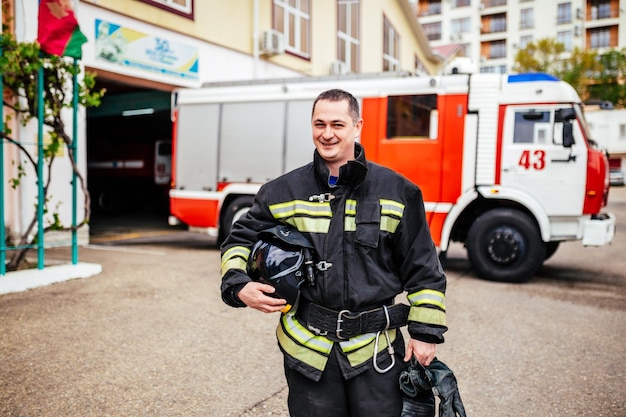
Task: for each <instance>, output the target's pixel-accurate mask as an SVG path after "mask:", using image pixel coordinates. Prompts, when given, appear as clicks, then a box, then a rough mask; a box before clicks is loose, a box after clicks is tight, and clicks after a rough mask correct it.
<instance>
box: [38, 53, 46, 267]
mask: <svg viewBox="0 0 626 417" xmlns="http://www.w3.org/2000/svg"><path fill="white" fill-rule="evenodd" d="M37 81H38V82H37V119H38V127H39V128H38V132H37V150H38V152H37V185H38V192H37V268H38V269H43V267H44V247H43V242H44V240H43V230H44V227H43V206H44V198H43V197H44V196H43V191H44V187H43V183H44V178H43V163H44V161H43V118H44V114H45V113H44V110H43V106H44V99H43V82H44V78H43V65H42V66H41V68H39V72H38V73H37Z"/></svg>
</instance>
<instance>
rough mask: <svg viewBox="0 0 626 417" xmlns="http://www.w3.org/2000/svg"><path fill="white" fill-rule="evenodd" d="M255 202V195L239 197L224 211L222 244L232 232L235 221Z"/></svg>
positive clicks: (220, 237)
mask: <svg viewBox="0 0 626 417" xmlns="http://www.w3.org/2000/svg"><path fill="white" fill-rule="evenodd" d="M253 202H254V197H252V196H249V195H245V196H241V197H237V198H235V199H234V200H233V201H231V202H230V203H229V204H228V206H227V207H226V208H225V209H224V210H223V211H222V216H221V220H220V232H219V242H220V244H221V243H222V242H223V241H224V239H226V237H227V236H228V235H229V234H230V229H232V227H233V223H235V222H236V221H237V220H239V218H240V217H241V216H243V215H244V214H246V213H247V212H248V210H250V207H252V203H253Z"/></svg>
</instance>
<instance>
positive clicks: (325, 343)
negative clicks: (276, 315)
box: [281, 311, 333, 355]
mask: <svg viewBox="0 0 626 417" xmlns="http://www.w3.org/2000/svg"><path fill="white" fill-rule="evenodd" d="M281 324H282V328H283V329H284V331H285V333H286V334H287V335H288V336H289V337H290V338H291V339H293V340H294V341H296V342H298V343H299V344H301V345H303V346H306V347H307V348H309V349H313V350H316V351H318V352H321V353H324V354H326V355H328V354H329V353H330V350H331V349H332V348H333V342H331V341H330V340H328V339H327V338H325V337H323V336H317V335H316V334H315V333H313V332H311V331H310V330H309V329H307V328H306V327H304V326H303V325H302V324H300V322H299V321H298V320H297V319H296V317H295V312H294V311H290V312H288V313H286V314H283V316H282V317H281Z"/></svg>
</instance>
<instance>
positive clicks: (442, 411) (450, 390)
mask: <svg viewBox="0 0 626 417" xmlns="http://www.w3.org/2000/svg"><path fill="white" fill-rule="evenodd" d="M426 374H427V375H429V377H430V381H431V383H432V387H433V391H434V393H435V395H437V396H438V397H439V399H440V400H441V402H440V403H439V417H457V415H458V416H459V417H466V415H465V407H463V402H462V401H461V395H460V394H459V388H458V385H457V382H456V377H455V376H454V373H452V371H451V370H450V368H448V366H447V365H446V364H445V363H443V362H441V361H440V360H438V359H437V358H435V359H434V360H433V361H432V362H431V364H430V365H428V367H426Z"/></svg>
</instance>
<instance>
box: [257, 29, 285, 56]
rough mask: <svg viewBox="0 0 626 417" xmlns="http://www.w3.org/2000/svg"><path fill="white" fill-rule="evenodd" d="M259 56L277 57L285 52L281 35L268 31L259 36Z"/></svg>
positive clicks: (274, 31) (272, 30) (271, 30)
mask: <svg viewBox="0 0 626 417" xmlns="http://www.w3.org/2000/svg"><path fill="white" fill-rule="evenodd" d="M260 52H261V55H278V54H282V53H284V52H285V44H284V40H283V34H282V33H280V32H278V31H276V30H274V29H269V30H266V31H265V32H263V34H262V35H261V51H260Z"/></svg>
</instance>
